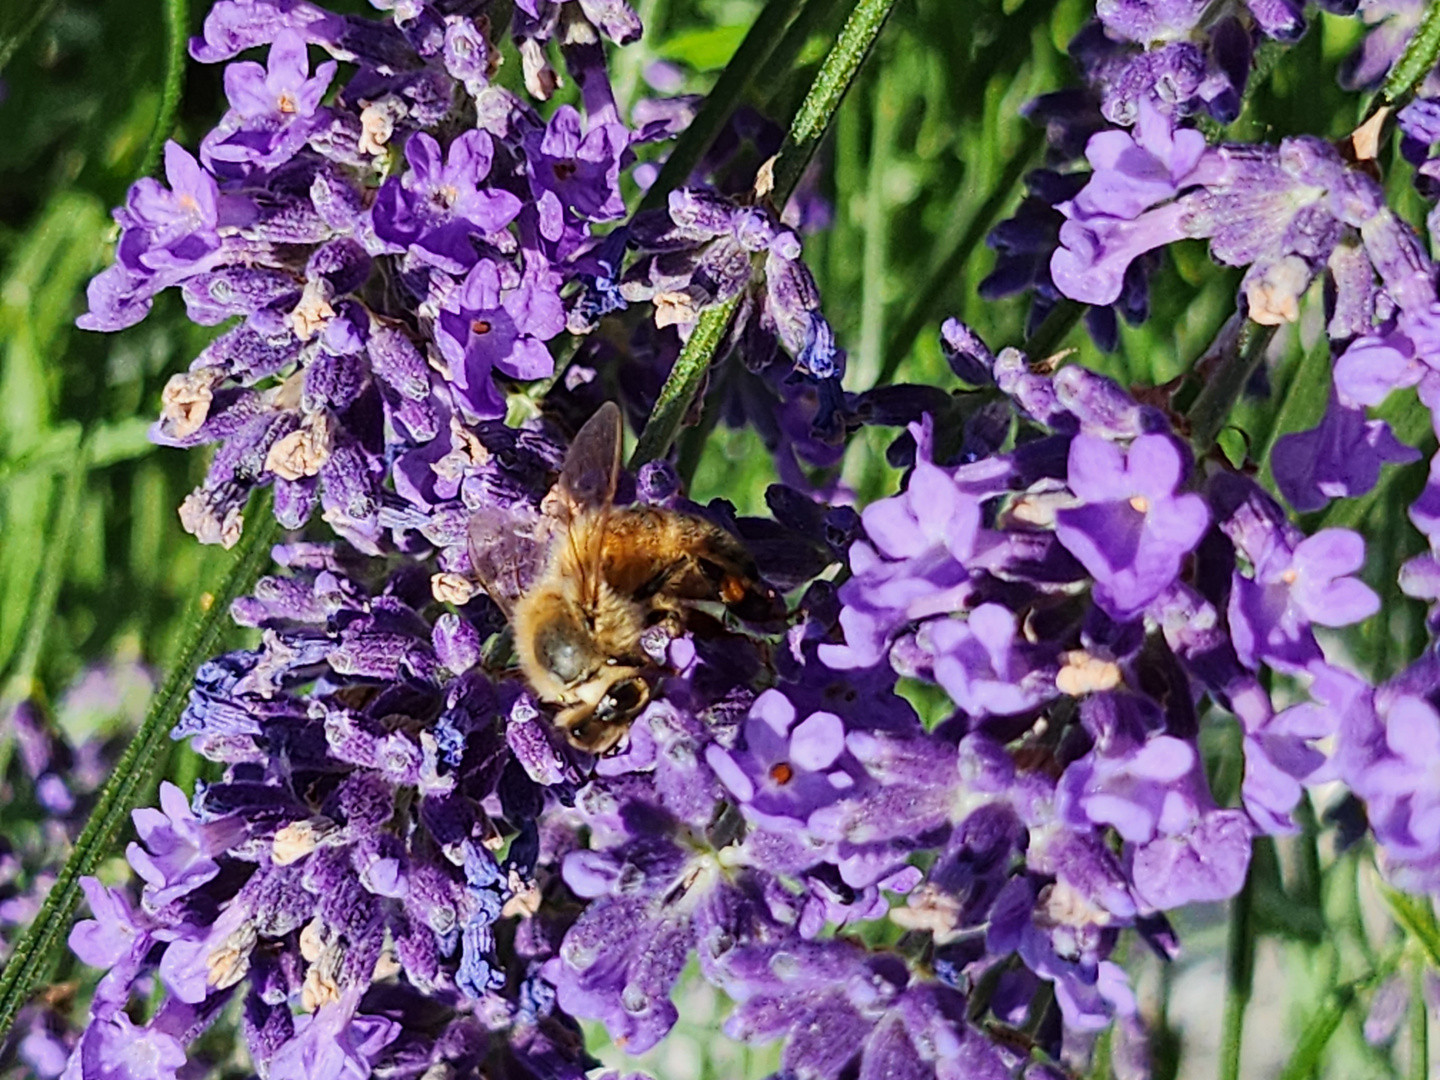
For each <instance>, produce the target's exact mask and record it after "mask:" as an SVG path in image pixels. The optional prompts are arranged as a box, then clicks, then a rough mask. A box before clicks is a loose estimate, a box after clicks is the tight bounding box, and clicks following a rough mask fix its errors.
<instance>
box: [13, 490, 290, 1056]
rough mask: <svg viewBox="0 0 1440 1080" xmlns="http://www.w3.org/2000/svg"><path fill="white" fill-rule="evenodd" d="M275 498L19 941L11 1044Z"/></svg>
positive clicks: (224, 613) (264, 505) (200, 612)
mask: <svg viewBox="0 0 1440 1080" xmlns="http://www.w3.org/2000/svg"><path fill="white" fill-rule="evenodd" d="M271 501H272V500H271V496H270V493H269V491H265V492H263V493H261V494H260V495H258V496H256V497H255V498H253V499H251V501H250V507H249V509H248V511H247V513H246V518H247V519H248V520H249V527H248V528H247V529H246V530H245V535H244V537H243V538H242V539H241V541H240V544H239V546H238V547H237V549H236V553H235V562H234V563H233V564H232V566H231V568H230V571H229V572H228V573H227V574H226V575H225V578H224V580H223V581H221V583H220V585H219V587H218V588H216V590H215V591H214V592H213V593H205V594H202V595H201V596H200V597H197V598H196V601H195V605H196V619H195V624H194V629H193V630H192V631H191V632H190V634H189V635H187V644H186V646H185V647H184V649H183V650H182V651H181V653H180V655H179V656H178V657H177V658H176V661H175V664H174V666H173V667H172V668H171V669H170V674H169V675H168V676H167V677H166V679H165V683H164V685H163V686H162V687H161V688H160V691H159V693H157V694H156V695H155V698H154V699H153V700H152V701H151V703H150V711H149V712H148V713H147V714H146V717H145V722H144V723H143V724H141V725H140V730H139V731H137V732H136V733H135V738H134V739H133V740H132V741H131V743H130V745H129V746H127V747H126V748H125V752H124V753H123V754H122V755H121V756H120V761H119V762H118V763H117V764H116V766H115V771H114V772H113V773H112V774H111V776H110V779H109V781H107V782H106V784H105V787H104V789H103V790H102V791H101V792H100V799H99V801H98V802H97V803H96V805H95V809H94V810H93V811H92V812H91V814H90V818H89V820H88V821H86V823H85V828H84V829H83V830H82V831H81V833H80V837H79V839H78V840H76V841H75V849H74V850H73V851H72V852H71V853H70V857H69V858H68V859H67V860H66V861H65V865H64V866H63V867H62V868H61V870H60V873H59V876H58V877H56V879H55V884H54V885H53V886H52V887H51V889H50V893H49V895H47V896H46V897H45V903H44V905H43V906H42V907H41V908H40V913H39V915H37V916H36V918H35V921H34V922H33V923H31V924H30V927H29V928H28V929H27V930H26V931H25V933H24V935H23V936H22V937H21V938H20V940H19V941H18V942H17V943H16V945H15V951H14V952H13V953H12V954H11V955H10V960H9V962H8V963H7V964H6V966H5V970H4V972H3V973H0V1043H3V1042H4V1040H5V1036H6V1034H7V1033H8V1032H9V1030H10V1027H11V1025H12V1024H13V1023H14V1022H15V1015H16V1013H18V1012H19V1011H20V1008H21V1006H23V1005H24V1004H25V1000H26V998H27V997H28V996H29V994H30V990H31V988H32V987H34V986H35V985H36V983H37V982H39V980H40V977H41V976H42V975H43V974H44V972H45V970H46V969H47V967H48V966H49V964H50V962H51V959H52V957H53V956H54V953H55V951H56V949H57V948H58V947H59V946H60V944H61V942H62V940H63V939H64V934H65V930H66V928H67V927H68V926H69V925H70V916H71V914H72V912H74V910H75V906H76V904H77V903H78V902H79V899H80V878H81V877H83V876H85V875H87V874H93V873H94V872H95V869H96V867H98V866H99V865H100V863H101V861H102V860H104V859H105V858H106V857H108V856H109V855H110V853H111V851H112V850H113V849H114V845H115V840H116V837H117V835H118V834H119V832H120V829H121V827H122V826H123V825H124V823H125V819H126V817H127V816H128V815H129V813H130V810H131V808H132V807H133V806H134V804H135V800H136V799H137V798H138V797H139V795H140V793H141V792H143V791H144V790H145V789H146V787H147V786H148V785H149V783H150V781H151V774H152V772H153V770H154V767H155V764H156V762H157V759H158V758H159V757H160V751H161V749H162V748H163V747H164V745H165V743H166V740H167V739H168V737H169V734H170V731H171V729H172V728H173V727H174V726H175V723H176V721H177V720H178V719H179V716H180V712H181V710H182V709H184V707H185V703H186V701H187V699H188V697H189V692H190V685H191V682H192V681H193V679H194V677H195V670H196V668H198V667H199V666H200V664H201V662H202V661H204V660H206V659H208V658H209V657H210V655H211V654H212V652H213V651H214V649H215V646H216V643H217V642H218V641H219V639H220V634H221V632H222V630H223V629H224V627H225V625H226V623H227V621H228V620H229V616H230V604H231V603H232V602H233V601H234V600H235V598H236V597H238V596H240V595H241V594H242V593H244V592H246V591H248V590H249V589H250V588H251V586H252V585H254V583H255V580H256V578H258V577H259V576H260V571H261V569H262V568H263V567H264V566H265V564H266V563H267V561H268V560H269V556H270V544H271V541H272V540H273V539H274V538H275V536H276V534H277V532H278V527H277V526H276V524H275V519H274V516H273V515H272V513H271V509H270V508H271Z"/></svg>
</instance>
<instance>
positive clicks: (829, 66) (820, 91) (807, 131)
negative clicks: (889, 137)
mask: <svg viewBox="0 0 1440 1080" xmlns="http://www.w3.org/2000/svg"><path fill="white" fill-rule="evenodd" d="M894 7H895V0H859V2H858V3H856V5H855V10H854V11H852V12H851V13H850V17H849V18H848V19H846V20H845V25H844V27H843V28H842V29H841V30H840V36H839V37H838V38H837V39H836V41H835V45H834V47H833V48H832V49H831V50H830V54H829V55H828V56H826V57H825V62H824V63H823V64H822V65H821V66H820V72H819V74H817V75H816V76H815V82H814V83H812V84H811V86H810V92H809V93H808V94H806V95H805V100H804V101H803V102H801V103H800V111H799V112H798V113H797V114H796V116H795V122H794V123H793V124H791V125H790V133H789V134H788V135H786V136H785V143H784V145H783V146H781V147H780V153H779V156H778V160H777V161H776V162H775V173H774V175H775V189H774V193H773V195H772V196H771V197H772V199H773V200H774V203H775V205H776V206H784V205H785V202H786V200H788V199H789V198H790V193H791V192H792V191H794V190H795V185H796V184H798V183H799V182H800V177H801V176H802V175H804V173H805V167H806V166H807V165H809V164H810V158H811V157H812V156H813V155H814V153H815V151H816V149H817V148H818V147H819V146H820V140H821V139H823V138H824V137H825V132H827V131H828V130H829V129H830V122H831V121H832V120H833V119H834V118H835V112H836V110H837V109H839V108H840V103H841V102H842V101H844V100H845V92H846V91H847V90H849V89H850V84H851V83H853V82H854V81H855V76H856V75H858V74H859V72H860V67H861V65H862V64H864V63H865V59H866V57H868V56H869V55H870V50H871V49H872V48H873V47H874V45H875V40H876V38H878V37H879V36H880V31H881V30H882V29H884V27H885V20H887V19H888V18H889V17H890V12H891V11H892V10H894Z"/></svg>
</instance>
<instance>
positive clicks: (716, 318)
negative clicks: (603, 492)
mask: <svg viewBox="0 0 1440 1080" xmlns="http://www.w3.org/2000/svg"><path fill="white" fill-rule="evenodd" d="M739 306H740V297H739V295H736V296H735V297H734V298H733V299H731V300H728V301H726V302H725V303H723V304H717V305H716V306H715V307H712V308H710V309H709V310H708V311H706V312H705V313H704V314H703V315H701V316H700V320H699V321H698V322H697V323H696V324H695V329H694V330H693V331H692V332H691V334H690V340H689V341H687V342H686V343H685V348H684V349H682V350H681V351H680V357H679V359H677V360H676V361H675V366H674V367H673V368H671V369H670V375H669V377H668V378H667V379H666V380H665V385H664V386H662V387H661V388H660V396H659V397H658V398H656V399H655V408H654V409H653V410H652V411H651V413H650V419H649V421H648V422H647V423H646V424H645V430H644V431H642V432H640V438H639V440H638V441H637V442H636V443H635V452H634V453H633V454H632V455H630V468H632V469H638V468H639V467H640V466H641V465H644V464H645V463H646V462H647V461H654V460H655V459H656V458H661V457H664V456H665V454H666V453H667V452H668V451H669V450H670V444H671V443H673V442H674V441H675V436H676V435H678V434H679V433H680V423H681V421H683V420H684V419H685V414H686V413H687V412H689V411H690V404H691V402H693V401H694V400H695V394H696V392H697V391H698V390H699V389H700V384H701V383H702V382H703V381H704V380H705V372H706V371H708V370H709V369H710V361H711V360H712V359H713V358H714V356H715V350H716V349H718V348H719V347H720V341H721V339H723V338H724V337H725V332H726V331H727V330H728V329H729V328H730V320H731V318H732V317H734V315H735V309H736V308H737V307H739Z"/></svg>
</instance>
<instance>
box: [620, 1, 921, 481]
mask: <svg viewBox="0 0 1440 1080" xmlns="http://www.w3.org/2000/svg"><path fill="white" fill-rule="evenodd" d="M813 2H814V0H812V3H813ZM894 6H895V0H859V2H858V3H857V4H856V5H855V10H854V11H852V12H851V13H850V18H849V19H847V20H846V22H845V26H844V28H843V29H841V31H840V36H839V37H838V38H837V39H836V41H835V45H834V47H832V48H831V50H830V53H829V55H827V56H826V57H825V62H824V63H823V64H822V65H821V66H820V71H819V73H818V74H817V75H816V76H815V81H814V82H813V83H812V84H811V86H810V92H809V93H808V94H807V95H806V96H805V100H804V101H803V102H802V103H801V105H800V111H799V113H797V114H796V117H795V122H794V123H793V124H791V126H790V133H789V134H788V135H786V136H785V142H784V145H782V146H781V148H780V153H779V154H777V155H776V157H775V159H774V161H773V162H772V163H771V164H772V166H773V171H772V173H771V175H772V176H773V177H774V184H773V186H772V187H771V189H770V196H771V198H772V200H773V202H774V204H775V205H776V206H784V205H785V202H786V200H788V199H789V198H790V193H791V192H792V191H794V190H795V185H796V184H797V183H799V181H800V177H801V176H802V175H803V174H804V172H805V167H806V166H807V165H809V163H810V158H811V157H812V156H813V155H814V153H815V150H816V148H817V147H818V146H819V145H820V142H821V140H822V139H823V138H824V137H825V133H826V132H827V131H828V130H829V128H830V123H831V121H832V120H834V118H835V113H836V111H837V110H838V109H839V108H840V103H841V102H842V101H843V100H844V99H845V91H846V90H848V89H849V88H850V84H851V83H853V82H854V81H855V76H856V75H857V74H859V72H860V68H861V65H863V64H864V62H865V58H866V57H867V56H869V55H870V50H871V48H872V47H873V46H874V44H875V39H876V38H877V37H879V35H880V31H881V29H882V28H883V27H884V25H885V20H886V19H887V18H889V16H890V12H891V10H892V9H893V8H894ZM739 304H740V298H739V296H736V297H735V298H733V299H731V300H729V301H728V302H726V303H723V304H719V305H717V306H716V307H712V308H709V309H708V310H706V311H705V313H704V314H702V315H701V316H700V319H699V321H698V322H697V323H696V324H695V329H694V330H693V331H692V332H691V335H690V340H689V341H687V342H686V343H685V348H684V350H683V351H682V352H681V353H680V358H679V359H678V360H676V361H675V366H674V368H672V369H671V371H670V375H669V377H668V378H667V379H666V380H665V385H664V386H663V387H661V389H660V397H659V398H658V399H657V401H656V403H655V409H654V411H653V412H652V413H651V414H650V421H649V423H647V424H646V425H645V430H644V431H642V432H641V433H640V440H639V442H638V443H637V444H636V447H635V453H634V454H633V455H632V456H631V458H630V467H631V468H632V469H635V468H639V467H640V466H641V465H643V464H645V463H646V462H647V461H654V460H655V459H656V458H660V457H663V456H664V455H665V454H666V453H668V452H669V450H670V444H671V443H673V442H674V441H675V436H676V434H678V433H679V431H680V426H681V423H682V421H683V420H684V418H685V414H686V413H687V412H689V411H690V405H691V403H692V402H694V400H695V395H696V393H698V392H699V390H700V385H701V383H703V382H704V379H705V373H706V372H707V371H708V370H709V369H710V363H711V361H712V360H713V359H714V358H715V352H716V350H717V349H718V348H719V347H720V343H721V341H723V340H724V339H725V334H726V331H727V330H728V329H729V326H730V320H731V319H732V318H733V317H734V315H735V310H736V308H737V307H739Z"/></svg>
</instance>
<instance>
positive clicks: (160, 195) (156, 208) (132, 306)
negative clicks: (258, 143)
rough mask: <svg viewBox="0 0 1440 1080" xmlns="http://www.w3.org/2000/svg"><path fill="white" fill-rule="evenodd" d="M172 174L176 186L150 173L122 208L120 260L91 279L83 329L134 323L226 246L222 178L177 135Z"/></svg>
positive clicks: (168, 157)
mask: <svg viewBox="0 0 1440 1080" xmlns="http://www.w3.org/2000/svg"><path fill="white" fill-rule="evenodd" d="M165 177H166V180H167V181H169V184H170V188H169V190H167V189H166V188H165V187H163V186H162V185H161V184H160V182H159V181H157V180H152V179H150V178H149V177H145V178H144V179H142V180H139V181H137V182H136V183H135V186H134V187H133V188H131V190H130V195H129V198H127V199H126V202H125V206H124V207H123V208H122V209H119V210H116V211H115V220H116V221H117V222H119V224H120V229H121V233H120V242H119V244H118V245H117V246H116V249H115V264H114V265H113V266H111V267H109V268H108V269H106V270H103V271H101V273H100V274H98V275H97V276H96V277H95V279H94V280H93V281H92V282H91V283H90V287H89V290H88V295H89V299H90V310H89V311H88V312H87V313H86V314H84V315H82V316H81V317H80V318H79V320H78V321H77V325H79V326H80V327H81V328H82V329H85V330H122V329H124V328H125V327H127V326H133V325H134V324H135V323H137V322H139V321H140V320H141V319H143V318H144V317H145V316H146V315H147V314H148V313H149V311H150V305H151V300H152V298H153V297H154V296H155V294H156V293H158V292H160V291H161V290H163V289H165V288H166V287H167V286H169V285H173V284H175V283H176V282H178V281H180V280H181V279H183V278H185V277H187V276H189V275H190V274H193V273H196V272H199V271H202V270H205V269H207V268H208V265H209V264H210V263H211V262H212V261H213V259H214V256H215V254H216V252H217V250H218V248H219V247H220V237H219V234H218V232H217V228H218V226H219V223H220V216H219V214H220V208H219V189H218V187H217V185H216V183H215V179H214V178H213V177H212V176H210V175H209V174H208V173H207V172H205V171H204V170H203V169H202V168H201V167H200V163H199V162H197V161H196V160H195V158H194V157H192V156H191V155H190V154H189V153H187V152H186V151H185V150H184V149H183V148H182V147H180V146H179V145H177V144H176V143H173V142H167V143H166V144H165Z"/></svg>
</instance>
